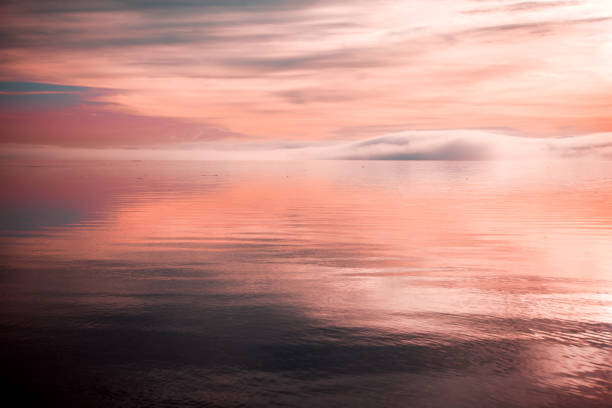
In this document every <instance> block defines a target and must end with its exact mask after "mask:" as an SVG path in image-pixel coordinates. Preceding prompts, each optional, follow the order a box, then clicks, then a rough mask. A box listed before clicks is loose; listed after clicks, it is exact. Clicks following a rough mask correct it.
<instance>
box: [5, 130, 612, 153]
mask: <svg viewBox="0 0 612 408" xmlns="http://www.w3.org/2000/svg"><path fill="white" fill-rule="evenodd" d="M2 151H3V154H2V157H4V158H24V157H25V158H61V159H70V158H72V159H142V160H147V159H150V160H451V161H457V160H522V159H562V158H570V159H612V132H608V133H596V134H590V135H582V136H571V137H557V138H528V137H521V136H512V135H507V134H501V133H495V132H489V131H483V130H438V131H403V132H396V133H388V134H384V135H382V136H379V137H374V138H369V139H363V140H359V141H349V142H307V143H305V142H302V143H299V142H278V141H274V142H261V143H244V142H232V143H229V142H223V141H215V142H205V143H191V144H182V145H176V144H172V145H158V146H157V147H156V148H145V149H143V148H138V149H128V148H122V149H118V148H108V149H100V148H95V149H88V148H71V147H58V146H41V145H36V146H34V145H18V144H13V145H5V147H4V148H3V149H2Z"/></svg>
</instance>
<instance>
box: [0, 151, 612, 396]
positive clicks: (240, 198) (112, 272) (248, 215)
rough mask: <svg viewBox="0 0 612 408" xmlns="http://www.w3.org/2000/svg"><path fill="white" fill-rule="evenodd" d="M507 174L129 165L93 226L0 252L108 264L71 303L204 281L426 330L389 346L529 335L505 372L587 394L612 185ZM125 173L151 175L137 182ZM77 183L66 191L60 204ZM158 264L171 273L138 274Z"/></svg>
mask: <svg viewBox="0 0 612 408" xmlns="http://www.w3.org/2000/svg"><path fill="white" fill-rule="evenodd" d="M511 165H512V164H511V163H506V164H504V165H501V164H498V163H495V164H481V163H478V164H476V163H474V164H469V163H467V164H445V165H443V164H434V163H382V164H381V163H376V164H370V163H364V164H362V163H358V162H348V163H346V162H345V163H323V164H319V163H317V164H316V166H321V167H322V168H315V167H313V166H315V164H313V163H298V164H286V165H283V166H284V167H283V166H281V165H270V164H253V163H251V164H245V163H242V164H236V165H235V166H236V167H224V168H221V169H220V170H215V171H216V172H217V173H211V171H210V169H209V168H205V169H201V168H200V167H197V165H196V164H190V165H188V167H186V168H185V167H180V166H177V168H169V167H163V171H160V170H155V167H153V166H144V170H143V169H141V168H139V167H136V169H134V168H131V170H130V172H133V174H132V173H129V172H128V174H130V177H132V178H133V180H132V181H131V182H125V179H123V180H124V181H123V182H124V183H125V186H123V187H122V188H120V189H115V190H112V189H108V191H109V192H108V193H107V195H106V196H104V197H102V198H101V200H103V201H105V202H107V203H108V207H107V208H106V209H105V210H104V211H99V212H98V213H96V217H94V218H92V219H85V220H84V221H83V222H82V223H80V224H78V223H77V224H75V225H70V226H57V227H52V228H48V229H46V230H44V231H42V233H40V234H36V233H32V234H27V235H24V236H17V237H15V236H13V237H10V238H3V241H2V245H3V247H4V249H3V251H4V252H5V253H7V254H10V256H9V257H8V262H9V263H11V262H12V263H13V265H12V266H15V267H23V266H24V265H28V266H29V267H32V266H35V265H43V266H44V265H49V264H60V265H61V264H66V265H68V267H70V265H73V264H78V263H79V262H86V261H95V262H107V263H113V262H114V263H115V264H111V265H110V266H109V267H108V268H106V269H105V270H104V271H103V274H102V275H100V276H95V277H92V276H88V275H87V273H86V272H83V273H75V274H74V275H72V277H71V281H70V282H61V283H59V284H62V285H71V287H72V288H73V289H74V290H75V291H77V290H78V291H90V292H95V291H99V290H111V289H112V290H128V291H129V290H141V291H147V290H153V288H159V287H160V286H159V285H162V286H161V287H163V288H164V290H170V291H172V290H183V291H191V292H193V293H201V294H202V295H205V294H206V293H207V291H208V290H210V289H209V288H207V287H206V286H205V284H206V282H210V281H220V282H221V283H220V284H219V285H218V286H217V287H215V291H216V293H225V294H232V295H241V294H249V293H250V294H257V293H273V294H275V295H277V298H276V299H281V300H280V301H282V302H283V303H284V304H287V305H292V306H296V307H297V309H299V310H300V312H301V313H302V314H304V315H305V316H308V317H309V318H312V319H316V320H317V321H320V322H324V323H325V324H329V325H333V326H346V327H361V328H363V330H365V331H371V332H372V333H384V334H385V335H388V336H394V335H401V334H405V333H419V334H421V335H424V336H425V337H420V338H419V339H414V338H411V339H409V340H399V339H398V340H395V341H397V342H400V343H401V342H402V341H408V342H410V343H412V344H419V342H421V343H422V342H428V341H430V340H429V339H436V341H437V342H439V343H440V344H442V343H445V342H448V343H453V342H458V341H474V340H475V341H483V340H499V341H502V340H508V341H512V342H516V343H517V344H522V343H521V342H528V341H536V342H537V343H535V345H533V346H532V345H529V346H528V347H527V353H528V357H527V359H526V360H525V361H529V363H528V364H527V363H525V364H523V365H522V366H521V375H522V376H524V377H529V378H533V380H534V381H535V382H536V383H541V384H543V385H544V386H547V387H557V388H562V389H566V388H567V389H569V390H570V391H568V392H571V393H574V394H580V395H587V396H588V395H589V393H596V394H597V395H603V394H604V393H605V392H607V391H609V388H606V385H605V384H602V383H601V381H602V375H601V374H600V373H601V372H602V371H604V372H606V370H607V372H609V370H610V358H611V357H612V356H611V354H610V350H609V348H608V347H607V346H605V345H609V344H612V333H610V331H609V324H611V323H612V251H610V248H612V206H611V205H610V203H612V181H611V180H610V179H606V178H604V177H596V176H593V175H592V173H591V171H590V170H589V171H588V172H586V170H585V171H583V172H578V174H577V175H576V174H573V173H568V174H561V175H560V174H559V172H558V171H550V170H548V173H547V169H545V168H536V169H533V168H532V169H528V170H525V169H519V170H517V171H516V174H514V175H512V176H508V174H509V173H508V172H509V170H508V169H507V168H505V167H503V166H511ZM131 166H132V167H134V166H136V165H134V164H133V165H131ZM166 166H168V165H166ZM189 166H191V167H189ZM444 166H448V167H446V168H445V167H444ZM500 166H501V167H500ZM598 166H603V167H604V168H609V167H610V165H607V164H606V165H603V164H600V165H598ZM606 166H607V167H606ZM572 170H575V168H574V169H572ZM23 171H24V172H30V171H32V172H36V171H38V170H32V169H29V170H23ZM156 171H157V172H156ZM487 172H490V173H487ZM585 172H586V173H585ZM103 174H104V171H103V170H101V171H100V172H97V173H96V178H95V180H96V182H97V183H100V184H102V187H101V191H105V188H104V184H105V183H108V184H115V183H117V178H116V177H111V178H109V179H108V181H106V180H105V178H104V177H103ZM141 174H145V175H146V177H147V178H148V179H149V180H153V181H147V183H148V184H146V185H144V186H143V183H141V182H140V181H139V180H140V179H139V177H140V176H139V175H141ZM551 174H552V175H551ZM22 176H23V175H22ZM23 177H24V178H25V179H27V177H32V180H34V178H33V176H27V177H26V176H23ZM565 177H566V178H565ZM135 180H136V181H135ZM58 183H59V184H60V186H61V183H62V182H61V180H58ZM80 183H81V182H75V183H74V184H73V185H70V186H69V187H70V188H74V189H75V192H74V194H75V197H78V195H79V193H78V188H79V186H80ZM118 185H121V184H120V183H119V184H118ZM66 188H68V187H67V186H66V185H64V186H63V188H59V189H58V190H57V191H58V194H59V195H62V196H66ZM26 198H27V197H26ZM75 201H76V203H77V204H76V205H78V200H75ZM160 265H162V266H163V267H164V268H167V269H169V270H171V271H173V272H169V273H163V274H148V273H146V272H142V269H143V268H145V269H146V267H156V266H160ZM50 280H51V281H50ZM52 280H53V277H45V276H42V277H41V276H38V277H37V278H36V279H35V280H32V281H29V282H22V284H23V285H25V286H29V287H39V288H40V287H43V286H52V285H54V284H55V285H57V284H58V283H57V282H55V283H54V282H52ZM185 282H187V283H188V284H189V285H190V286H188V287H185V286H179V285H182V284H183V283H185ZM122 285H124V288H123V289H122ZM94 286H95V287H94ZM125 288H128V289H125ZM157 290H159V289H157ZM82 301H84V302H85V301H91V299H89V300H86V299H84V300H82ZM94 301H95V300H94ZM130 301H132V300H131V299H129V298H127V299H113V305H108V307H115V308H117V307H118V308H121V307H129V302H130ZM122 302H128V303H122ZM529 344H531V343H529ZM598 373H599V374H598ZM603 378H606V377H605V376H604V377H603Z"/></svg>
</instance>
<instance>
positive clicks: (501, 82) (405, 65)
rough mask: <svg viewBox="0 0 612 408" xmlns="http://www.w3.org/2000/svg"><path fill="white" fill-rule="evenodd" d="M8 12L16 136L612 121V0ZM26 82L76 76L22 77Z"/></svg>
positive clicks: (7, 93) (347, 133) (8, 111)
mask: <svg viewBox="0 0 612 408" xmlns="http://www.w3.org/2000/svg"><path fill="white" fill-rule="evenodd" d="M101 4H103V5H101ZM0 11H1V14H0V15H1V17H0V18H1V20H2V21H1V22H2V28H0V35H1V38H2V39H1V40H0V46H1V48H0V61H1V62H0V81H3V84H4V85H3V87H0V97H1V99H0V101H1V102H2V103H1V104H0V118H1V119H2V122H3V123H4V126H3V127H4V131H3V132H2V136H1V139H0V141H1V142H3V143H5V144H6V143H10V144H11V148H15V145H23V146H25V145H28V146H32V145H51V146H63V147H70V148H134V147H137V148H141V149H145V148H160V147H161V148H168V149H173V148H176V149H184V148H188V145H189V146H193V143H201V142H212V141H214V142H218V141H219V140H221V141H223V142H224V143H233V144H234V145H239V146H249V145H251V144H253V143H266V144H268V145H270V146H274V147H275V148H276V147H278V146H283V144H284V143H304V144H308V143H328V142H330V143H331V142H350V141H354V140H360V139H367V138H371V137H375V136H380V135H383V134H387V133H391V132H400V131H402V132H403V131H424V130H427V131H430V130H444V131H449V130H486V131H494V132H497V133H505V134H511V135H519V136H531V137H556V136H578V135H588V134H595V133H604V134H605V132H612V75H610V73H612V2H610V1H609V0H574V1H571V0H568V1H522V2H521V1H514V0H506V1H501V0H432V1H426V2H425V1H385V0H381V1H376V2H372V1H361V0H354V1H336V0H330V1H317V0H309V1H297V0H260V1H236V0H227V1H217V0H207V1H201V2H195V1H191V0H181V1H177V2H170V1H168V2H167V3H164V2H161V1H157V2H146V1H135V0H116V1H109V2H104V3H100V2H95V1H81V2H70V3H69V5H57V4H55V3H50V4H49V3H48V2H42V1H25V2H5V3H4V4H3V5H2V6H0ZM26 82H28V83H31V82H35V83H39V84H55V85H62V86H67V87H82V88H66V89H55V90H52V91H49V90H45V89H46V88H44V87H40V88H36V86H35V85H30V86H29V88H28V87H24V86H21V87H19V86H18V87H17V88H15V87H14V86H13V87H12V85H11V84H13V83H21V84H23V83H26ZM26 88H27V89H26ZM40 95H46V97H45V98H38V97H37V96H40ZM56 97H57V98H56ZM606 137H607V138H608V140H610V135H609V134H608V135H607V136H606ZM190 144H191V145H190ZM5 146H6V145H5ZM186 146H187V147H186Z"/></svg>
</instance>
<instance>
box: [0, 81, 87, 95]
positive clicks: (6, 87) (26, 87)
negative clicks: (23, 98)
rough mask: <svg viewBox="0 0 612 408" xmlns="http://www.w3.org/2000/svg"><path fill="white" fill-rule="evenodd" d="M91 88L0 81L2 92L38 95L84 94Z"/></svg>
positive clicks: (0, 90)
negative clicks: (56, 93) (55, 93)
mask: <svg viewBox="0 0 612 408" xmlns="http://www.w3.org/2000/svg"><path fill="white" fill-rule="evenodd" d="M88 89H89V88H87V87H84V86H71V85H58V84H43V83H39V82H15V81H0V92H11V93H13V92H14V93H25V92H28V93H36V92H40V93H42V92H58V93H59V92H82V91H87V90H88Z"/></svg>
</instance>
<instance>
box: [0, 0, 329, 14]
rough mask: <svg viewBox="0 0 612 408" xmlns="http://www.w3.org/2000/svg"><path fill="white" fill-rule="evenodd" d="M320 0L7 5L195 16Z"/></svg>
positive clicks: (84, 0) (44, 10)
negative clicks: (203, 12)
mask: <svg viewBox="0 0 612 408" xmlns="http://www.w3.org/2000/svg"><path fill="white" fill-rule="evenodd" d="M320 2H321V1H320V0H176V1H170V0H107V1H97V0H81V1H70V2H66V1H56V0H51V1H41V0H26V1H7V2H6V3H5V6H7V7H11V8H13V9H19V10H23V11H24V12H28V13H41V14H48V13H94V12H109V11H134V12H142V13H156V12H160V13H192V12H198V11H206V12H223V11H235V10H240V11H251V12H263V11H271V10H279V9H285V10H286V9H301V8H305V7H309V6H312V5H313V4H316V3H320Z"/></svg>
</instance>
